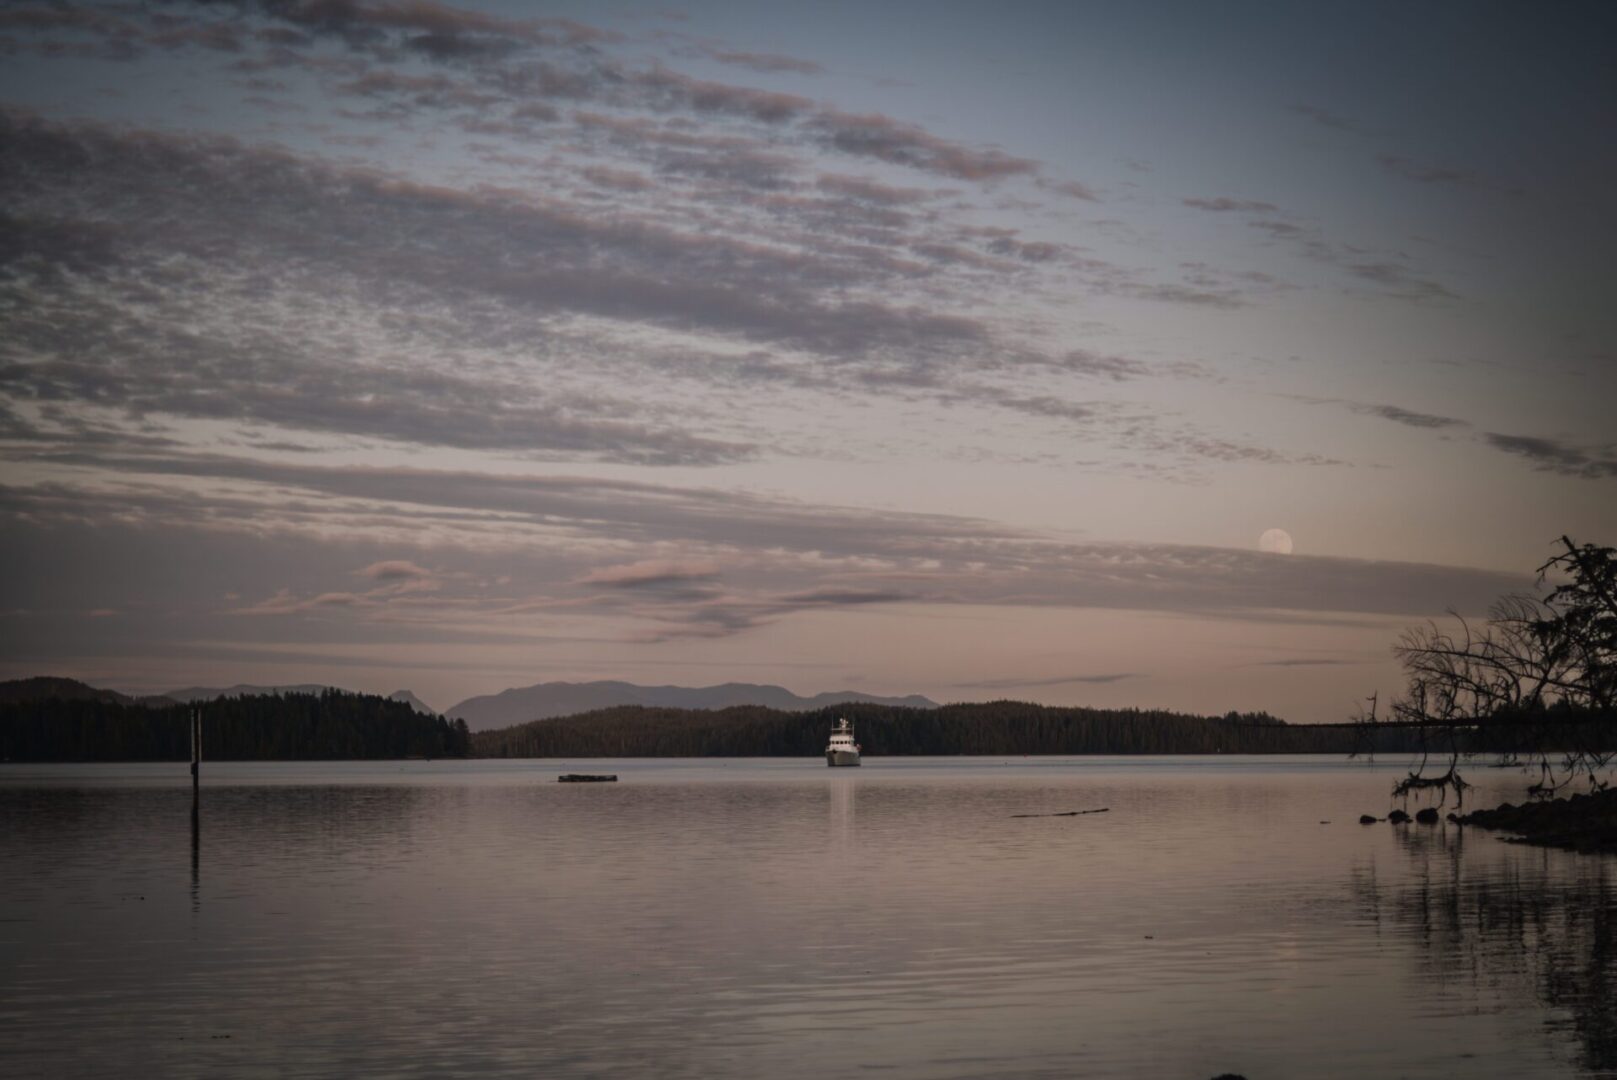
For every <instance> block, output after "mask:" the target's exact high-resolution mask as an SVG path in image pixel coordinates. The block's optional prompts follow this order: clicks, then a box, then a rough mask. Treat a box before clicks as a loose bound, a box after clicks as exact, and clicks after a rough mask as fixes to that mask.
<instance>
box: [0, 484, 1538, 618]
mask: <svg viewBox="0 0 1617 1080" xmlns="http://www.w3.org/2000/svg"><path fill="white" fill-rule="evenodd" d="M46 460H47V461H54V462H58V463H60V464H63V465H65V464H67V463H69V462H72V461H79V462H87V461H89V460H92V458H91V456H89V455H84V454H69V453H61V454H53V455H47V456H46ZM95 460H98V461H99V464H100V468H101V469H102V470H103V473H102V476H103V479H102V480H101V481H100V482H98V483H97V484H96V485H95V486H94V487H93V488H80V487H75V486H73V485H68V484H55V485H44V484H36V485H29V486H20V485H16V484H8V485H6V486H4V487H0V514H4V515H6V516H7V518H8V519H9V520H10V522H12V523H13V524H17V523H24V522H25V523H28V524H29V527H30V528H39V527H43V526H45V525H46V524H47V523H50V522H59V523H64V524H65V523H69V522H72V521H75V520H101V521H119V522H124V523H127V524H130V525H132V526H133V525H136V524H139V525H140V526H141V527H144V528H159V529H172V530H179V531H181V532H182V533H183V532H185V531H190V530H205V531H210V532H220V531H223V532H241V533H244V534H257V533H261V532H264V531H267V530H270V529H274V530H276V531H279V532H289V533H292V534H298V533H300V532H301V533H302V534H304V535H307V536H309V537H327V536H330V535H332V529H333V527H334V526H336V525H338V524H341V525H343V526H344V527H345V528H346V530H347V532H346V533H345V534H344V535H347V536H348V537H350V538H351V539H350V541H349V542H354V541H355V540H357V539H358V538H361V537H367V536H374V537H375V538H377V542H381V541H382V540H383V539H385V541H386V542H387V543H390V544H393V543H397V542H398V540H399V538H400V537H413V538H414V540H415V542H416V543H418V544H428V543H431V544H434V545H438V547H435V548H434V551H435V559H436V558H439V557H440V556H442V553H443V552H444V551H447V550H449V549H448V548H447V547H444V546H443V545H446V544H451V545H455V546H456V547H458V548H459V549H462V550H469V551H478V550H484V549H485V546H486V550H488V551H491V552H492V551H502V552H506V553H508V555H509V553H512V552H519V553H520V552H535V551H554V552H555V555H554V556H552V558H560V559H562V560H563V561H562V563H561V564H559V565H558V567H557V568H556V569H555V570H554V571H553V572H552V575H551V576H552V577H553V579H554V580H556V581H558V582H562V581H577V580H578V579H580V578H584V577H586V576H588V575H589V574H590V573H591V572H592V571H595V570H599V569H600V568H601V564H600V560H599V557H598V555H597V556H596V557H594V558H590V555H591V554H592V553H598V552H599V551H601V550H619V551H621V550H625V549H628V550H634V549H636V548H639V549H645V548H647V547H649V546H651V545H662V546H664V547H668V546H673V547H677V549H678V550H680V551H681V552H682V554H681V555H679V556H678V557H677V558H675V559H674V560H673V561H674V562H675V563H676V564H677V567H675V568H670V567H668V566H655V565H654V566H651V567H645V566H641V567H638V568H633V569H620V570H619V571H617V572H618V573H620V574H621V575H623V579H624V581H626V582H632V581H633V580H634V579H635V578H636V577H637V576H640V577H643V578H645V579H646V580H654V579H656V578H657V577H659V576H662V577H668V576H669V575H670V574H674V575H676V576H677V574H678V573H681V572H682V573H686V574H695V573H699V572H701V571H702V570H703V569H705V567H703V565H702V564H712V565H714V566H717V565H720V564H721V563H722V564H724V565H732V566H735V567H736V569H735V570H734V571H733V572H732V573H730V574H727V578H728V579H729V588H728V589H727V593H726V595H725V596H722V597H720V596H711V595H710V596H707V597H704V601H705V602H704V604H703V608H704V611H705V612H706V613H705V614H704V615H703V616H702V618H703V621H705V622H707V623H715V622H723V621H724V620H725V619H728V620H730V621H732V622H733V621H736V620H738V619H743V618H744V617H745V618H752V617H756V616H758V615H759V614H760V613H762V614H763V615H766V616H768V615H773V614H775V613H778V612H781V611H792V610H801V609H804V608H809V607H823V606H827V605H862V604H872V603H890V602H898V601H900V600H903V601H906V602H915V603H931V604H1012V605H1033V606H1074V607H1101V608H1122V609H1136V610H1171V611H1180V612H1225V613H1227V612H1238V611H1244V612H1284V611H1298V612H1316V613H1317V612H1338V613H1341V612H1350V613H1351V612H1357V613H1366V614H1404V615H1425V614H1440V613H1442V612H1443V611H1445V610H1446V609H1448V608H1455V609H1458V610H1462V611H1481V610H1486V608H1487V607H1488V606H1489V605H1490V604H1491V603H1492V602H1493V601H1494V600H1495V599H1497V597H1498V596H1500V595H1501V594H1503V593H1506V592H1510V591H1515V590H1520V589H1524V588H1530V587H1531V580H1530V579H1529V578H1526V577H1525V576H1523V575H1516V574H1500V573H1493V572H1488V571H1480V570H1472V569H1466V568H1459V567H1441V566H1427V565H1421V564H1414V563H1396V562H1384V561H1373V560H1354V559H1335V558H1325V557H1320V556H1293V557H1291V558H1288V559H1283V560H1275V559H1274V558H1273V557H1270V556H1265V555H1262V554H1261V553H1257V552H1249V551H1242V550H1230V549H1221V548H1208V547H1190V546H1173V545H1149V544H1147V545H1139V544H1103V543H1087V544H1081V543H1071V542H1065V541H1060V540H1055V539H1051V538H1047V537H1044V536H1041V535H1039V534H1036V533H1032V532H1027V531H1023V530H1017V529H1012V528H1007V527H1005V526H1001V525H997V524H995V523H992V522H988V521H984V520H981V519H975V518H969V517H960V516H951V515H937V514H918V513H901V512H892V511H887V512H879V511H872V510H869V509H865V508H856V507H843V506H836V505H825V504H814V503H807V502H802V501H797V500H789V499H780V498H771V497H766V496H762V495H758V494H752V493H746V492H737V491H723V490H716V489H708V488H694V487H679V486H671V485H664V484H652V483H648V482H644V481H627V480H612V479H606V478H597V477H582V476H546V475H500V474H489V473H475V472H449V471H439V470H421V469H407V468H375V467H353V466H333V465H316V464H307V463H301V462H263V461H251V460H247V459H241V458H228V457H221V456H184V457H174V456H162V455H141V456H129V457H125V458H121V459H119V458H106V457H99V458H95ZM115 471H116V472H124V473H127V474H128V475H129V477H130V483H129V484H128V485H124V486H122V487H119V486H117V485H115V484H113V483H112V482H111V479H110V478H111V477H112V476H113V475H114V472H115ZM164 477H171V478H174V479H176V480H179V479H182V478H184V479H185V483H184V484H183V485H180V486H176V487H174V488H172V489H164V488H162V487H161V486H160V484H161V481H162V479H163V478H164ZM204 480H212V481H231V482H234V483H233V486H232V490H234V491H236V492H237V493H238V494H236V495H235V496H234V497H233V498H225V497H222V496H220V495H213V494H209V495H198V494H196V489H197V487H198V484H199V483H200V482H202V481H204ZM243 484H247V485H252V486H251V487H248V488H243V487H241V486H240V485H243ZM360 507H363V508H364V509H363V510H360V509H359V508H360ZM440 523H445V524H448V525H451V526H452V531H450V532H448V533H445V532H443V531H441V530H439V529H438V528H437V526H438V525H439V524H440ZM8 527H9V526H8ZM394 557H395V558H396V557H397V556H394ZM528 558H537V556H528ZM652 558H653V559H654V560H662V559H665V558H666V557H665V556H654V557H652ZM610 565H611V566H616V567H624V566H629V567H634V564H633V563H630V564H622V563H613V564H610ZM562 567H566V568H565V569H562ZM607 576H610V574H608V575H607ZM602 587H603V589H604V591H607V592H633V591H634V589H633V586H632V585H630V586H629V587H628V588H626V589H613V588H611V587H610V586H609V585H604V584H603V586H602ZM721 616H722V618H721Z"/></svg>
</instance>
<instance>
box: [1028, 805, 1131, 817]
mask: <svg viewBox="0 0 1617 1080" xmlns="http://www.w3.org/2000/svg"><path fill="white" fill-rule="evenodd" d="M1110 809H1111V807H1110V806H1103V807H1101V808H1100V809H1099V810H1066V811H1063V812H1062V813H1059V814H1012V815H1011V817H1077V816H1078V815H1079V814H1104V813H1106V812H1107V811H1108V810H1110Z"/></svg>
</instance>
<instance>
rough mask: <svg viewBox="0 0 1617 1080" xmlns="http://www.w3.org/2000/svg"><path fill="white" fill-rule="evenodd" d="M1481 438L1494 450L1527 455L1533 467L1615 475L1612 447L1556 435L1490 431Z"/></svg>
mask: <svg viewBox="0 0 1617 1080" xmlns="http://www.w3.org/2000/svg"><path fill="white" fill-rule="evenodd" d="M1483 439H1484V440H1486V441H1487V443H1488V444H1489V445H1490V446H1492V447H1494V448H1495V449H1497V450H1503V451H1504V452H1505V453H1507V454H1515V455H1516V456H1518V457H1522V458H1526V459H1527V460H1528V461H1529V462H1530V463H1531V464H1532V466H1533V468H1535V469H1537V470H1539V471H1541V472H1552V473H1557V474H1559V475H1561V476H1573V477H1579V478H1581V479H1585V480H1599V479H1603V478H1605V477H1611V476H1617V452H1614V450H1613V448H1612V447H1609V446H1607V447H1600V448H1592V449H1584V448H1581V447H1576V446H1571V445H1569V444H1567V443H1564V442H1561V441H1559V440H1557V439H1546V438H1540V437H1537V436H1532V435H1504V434H1500V433H1499V432H1494V431H1489V432H1485V433H1484V434H1483Z"/></svg>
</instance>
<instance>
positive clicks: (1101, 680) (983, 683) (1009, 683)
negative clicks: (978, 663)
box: [953, 671, 1145, 690]
mask: <svg viewBox="0 0 1617 1080" xmlns="http://www.w3.org/2000/svg"><path fill="white" fill-rule="evenodd" d="M1143 678H1145V676H1143V675H1141V674H1139V673H1138V672H1133V671H1123V672H1117V673H1115V674H1107V675H1057V676H1054V677H1053V678H1046V679H981V680H978V681H977V682H962V683H954V684H953V685H954V687H955V688H956V689H959V690H1018V689H1022V688H1027V687H1035V686H1066V685H1069V684H1071V683H1089V684H1091V685H1104V684H1106V683H1114V682H1121V681H1123V680H1124V679H1143Z"/></svg>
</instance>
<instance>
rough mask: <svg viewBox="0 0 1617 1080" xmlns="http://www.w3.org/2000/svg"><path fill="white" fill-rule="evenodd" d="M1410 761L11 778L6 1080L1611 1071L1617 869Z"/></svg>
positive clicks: (6, 840)
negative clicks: (1443, 804) (1412, 795)
mask: <svg viewBox="0 0 1617 1080" xmlns="http://www.w3.org/2000/svg"><path fill="white" fill-rule="evenodd" d="M571 770H578V771H603V772H616V773H618V774H619V776H620V777H621V780H620V782H619V783H617V784H603V785H564V784H557V783H555V777H556V774H557V773H558V772H562V771H571ZM1396 771H1397V770H1396V768H1395V767H1394V766H1392V765H1391V764H1389V763H1385V762H1383V763H1380V764H1378V766H1377V767H1375V768H1369V767H1367V766H1365V765H1364V764H1362V763H1350V762H1344V761H1342V760H1341V759H1337V758H1327V759H1307V758H1301V759H1300V758H1286V759H1275V758H1259V759H1216V760H1213V761H1209V760H1208V759H1205V758H1202V759H1162V758H1154V759H1142V758H1105V759H1097V758H1087V759H1071V758H1064V759H1048V758H1045V759H1016V760H1013V761H1010V762H1005V761H1001V760H999V759H980V758H967V759H958V758H955V759H935V758H934V759H899V760H893V759H889V760H879V759H878V760H871V761H868V762H867V763H866V765H865V766H864V767H863V768H861V769H858V770H828V769H826V768H825V767H824V765H823V764H821V763H819V762H817V761H782V760H770V761H725V762H719V761H662V762H651V761H614V762H582V761H570V762H565V763H562V762H517V763H507V762H498V763H496V762H441V763H424V762H422V763H398V762H391V763H379V764H293V763H277V764H273V765H247V764H214V765H211V766H207V767H206V772H205V776H206V783H205V787H204V791H203V805H202V812H201V816H200V830H199V836H198V837H197V843H196V845H195V847H193V835H192V830H191V820H190V790H189V784H188V779H187V777H186V774H185V767H184V766H183V765H160V766H144V765H119V766H82V765H81V766H4V767H0V1074H3V1075H6V1076H12V1077H16V1076H98V1075H102V1076H173V1077H192V1076H194V1077H203V1076H208V1077H213V1076H266V1077H268V1076H275V1077H283V1076H343V1075H371V1076H382V1075H387V1076H412V1075H419V1076H441V1075H446V1074H454V1073H464V1074H479V1075H508V1076H522V1077H530V1076H668V1077H748V1078H751V1077H813V1078H815V1080H823V1078H825V1077H843V1076H855V1075H862V1074H867V1073H868V1074H872V1075H878V1076H879V1075H890V1076H895V1077H979V1076H982V1077H986V1076H992V1077H1069V1076H1094V1077H1112V1076H1150V1077H1187V1078H1203V1080H1204V1078H1206V1077H1210V1076H1212V1075H1214V1074H1216V1073H1219V1072H1223V1071H1226V1070H1229V1071H1234V1072H1240V1073H1244V1074H1245V1075H1246V1076H1248V1077H1250V1078H1251V1080H1264V1078H1290V1077H1314V1076H1319V1077H1330V1076H1341V1077H1449V1076H1499V1077H1506V1076H1508V1077H1521V1076H1544V1077H1551V1076H1617V985H1614V977H1617V860H1614V859H1612V858H1610V857H1606V856H1579V855H1574V854H1570V853H1562V852H1553V851H1543V850H1538V849H1534V848H1526V847H1521V846H1518V845H1511V844H1506V843H1503V842H1501V841H1500V840H1498V839H1496V838H1495V837H1494V836H1492V835H1491V834H1487V833H1483V832H1480V831H1469V832H1462V831H1461V830H1459V829H1457V828H1456V827H1454V826H1452V825H1449V826H1439V827H1415V826H1411V827H1407V828H1394V827H1392V826H1389V825H1386V824H1378V825H1375V826H1360V825H1359V824H1357V819H1358V815H1359V814H1360V813H1361V812H1363V811H1367V810H1368V811H1372V812H1377V813H1385V811H1386V810H1387V808H1388V807H1389V805H1390V803H1389V800H1388V798H1387V791H1388V789H1389V787H1390V786H1391V783H1392V780H1393V777H1394V776H1395V774H1396ZM1473 778H1474V779H1477V780H1479V781H1481V782H1483V784H1484V788H1483V790H1482V791H1480V792H1479V793H1478V797H1477V799H1476V801H1477V803H1478V804H1479V805H1480V804H1488V805H1491V804H1492V803H1493V802H1497V801H1499V799H1500V798H1502V797H1507V796H1508V797H1512V798H1519V792H1520V791H1521V789H1522V788H1523V787H1524V786H1525V783H1526V781H1525V780H1523V779H1522V778H1521V777H1520V776H1519V775H1518V774H1515V773H1512V772H1504V771H1497V770H1495V771H1488V770H1477V771H1476V772H1475V773H1474V774H1473ZM1098 807H1109V808H1110V810H1109V812H1108V813H1105V814H1095V815H1089V816H1083V817H1035V818H1015V817H1012V815H1013V814H1026V813H1050V812H1056V811H1067V810H1080V809H1092V808H1098ZM1327 822H1328V823H1327Z"/></svg>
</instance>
